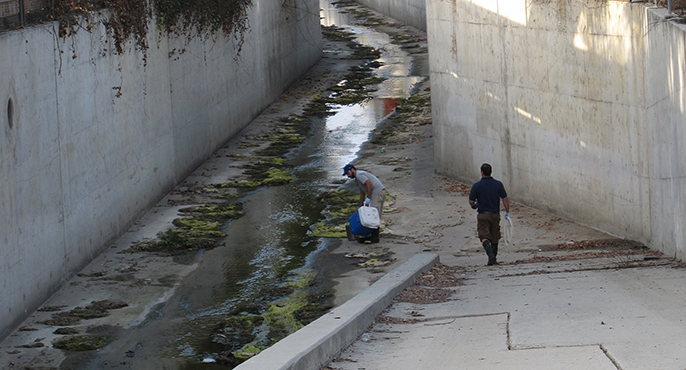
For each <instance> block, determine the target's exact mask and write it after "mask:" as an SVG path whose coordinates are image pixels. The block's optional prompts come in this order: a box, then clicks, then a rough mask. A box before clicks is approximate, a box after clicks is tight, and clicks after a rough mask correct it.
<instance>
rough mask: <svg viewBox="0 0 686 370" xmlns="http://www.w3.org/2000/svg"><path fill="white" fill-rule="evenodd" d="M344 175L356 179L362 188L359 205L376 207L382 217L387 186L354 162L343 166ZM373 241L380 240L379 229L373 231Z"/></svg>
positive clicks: (358, 185)
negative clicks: (357, 167)
mask: <svg viewBox="0 0 686 370" xmlns="http://www.w3.org/2000/svg"><path fill="white" fill-rule="evenodd" d="M343 176H348V177H349V178H351V179H355V183H356V184H357V187H358V188H360V201H359V202H358V205H357V206H358V207H362V205H363V204H364V205H366V206H371V207H374V208H376V210H377V211H379V217H381V211H383V202H384V201H385V200H386V188H384V186H383V184H382V183H381V181H380V180H379V179H378V178H377V177H376V176H374V175H372V174H371V173H369V172H367V171H362V170H358V169H356V168H355V166H353V165H352V164H347V165H345V167H343ZM371 242H372V243H378V242H379V229H375V230H374V231H372V236H371Z"/></svg>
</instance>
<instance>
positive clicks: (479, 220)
mask: <svg viewBox="0 0 686 370" xmlns="http://www.w3.org/2000/svg"><path fill="white" fill-rule="evenodd" d="M492 170H493V169H492V167H491V165H490V164H488V163H484V164H482V165H481V180H479V181H478V182H477V183H475V184H474V185H472V190H471V191H470V192H469V205H470V206H472V208H473V209H476V210H477V212H478V215H477V216H476V229H477V232H478V233H479V240H480V241H481V244H482V245H483V247H484V250H486V254H487V255H488V266H491V265H497V264H498V261H497V260H496V257H497V256H498V240H500V199H501V198H502V200H503V206H505V219H506V220H509V219H510V201H509V200H507V193H506V192H505V187H504V186H503V183H502V182H500V181H498V180H496V179H494V178H493V177H491V172H492Z"/></svg>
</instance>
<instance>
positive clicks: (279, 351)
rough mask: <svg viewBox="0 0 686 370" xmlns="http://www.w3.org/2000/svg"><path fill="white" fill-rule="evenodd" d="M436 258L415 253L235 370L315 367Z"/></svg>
mask: <svg viewBox="0 0 686 370" xmlns="http://www.w3.org/2000/svg"><path fill="white" fill-rule="evenodd" d="M437 262H438V255H437V254H417V255H415V256H414V257H412V258H410V259H409V260H408V261H407V262H405V263H403V264H402V265H400V266H398V267H397V268H396V269H395V270H393V271H391V272H389V273H388V274H386V275H385V276H384V277H382V278H381V279H379V281H377V282H376V283H374V284H372V286H370V287H369V288H368V289H367V290H365V291H364V292H362V293H360V294H358V295H357V296H355V297H354V298H352V299H351V300H349V301H348V302H346V303H344V304H343V305H341V306H340V307H336V308H334V309H333V310H332V311H331V312H329V313H328V314H326V315H324V316H322V317H320V318H319V319H317V320H315V321H313V322H312V323H310V324H309V325H307V326H305V327H304V328H302V329H300V330H298V331H297V332H295V333H293V334H291V335H289V336H288V337H286V338H284V339H283V340H281V341H279V342H278V343H276V344H275V345H273V346H271V347H269V348H267V349H266V350H264V351H262V352H261V353H260V354H259V355H257V356H255V357H253V358H251V359H250V360H248V361H246V362H244V363H242V364H240V365H239V366H237V367H236V368H235V370H295V369H297V370H319V369H321V367H322V366H324V365H325V364H326V363H327V362H329V361H330V360H331V359H333V358H334V356H336V355H337V354H338V353H340V352H341V350H343V349H344V348H345V347H347V346H348V345H350V344H351V343H352V342H354V341H355V340H356V339H357V337H358V336H360V334H362V333H363V332H364V331H365V330H366V329H367V328H368V327H369V326H370V325H371V324H372V323H373V322H374V319H375V318H376V316H378V315H379V314H380V313H381V311H383V310H384V309H385V308H386V307H388V306H389V305H390V304H391V302H392V301H393V298H395V296H397V295H398V294H399V293H400V292H402V290H403V289H405V288H407V287H408V286H410V285H412V283H413V282H414V280H415V279H416V278H417V277H418V276H419V274H421V273H422V272H425V271H428V270H429V269H431V268H432V267H433V266H434V265H435V264H436V263H437Z"/></svg>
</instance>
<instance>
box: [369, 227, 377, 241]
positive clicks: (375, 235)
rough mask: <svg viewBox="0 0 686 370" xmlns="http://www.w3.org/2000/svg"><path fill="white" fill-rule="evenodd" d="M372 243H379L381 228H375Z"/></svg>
mask: <svg viewBox="0 0 686 370" xmlns="http://www.w3.org/2000/svg"><path fill="white" fill-rule="evenodd" d="M370 240H371V241H372V243H378V242H379V229H374V230H372V236H371V238H370Z"/></svg>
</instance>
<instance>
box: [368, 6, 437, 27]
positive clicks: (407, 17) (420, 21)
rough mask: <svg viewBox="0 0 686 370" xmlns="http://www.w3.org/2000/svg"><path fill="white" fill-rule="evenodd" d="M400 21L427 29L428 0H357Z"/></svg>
mask: <svg viewBox="0 0 686 370" xmlns="http://www.w3.org/2000/svg"><path fill="white" fill-rule="evenodd" d="M356 2H358V3H360V4H363V5H365V6H368V7H370V8H371V9H374V10H376V11H377V12H379V13H383V14H385V15H387V16H389V17H391V18H394V19H396V20H398V21H400V22H403V23H405V24H407V25H408V26H412V27H414V28H418V29H420V30H423V31H426V0H356Z"/></svg>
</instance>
